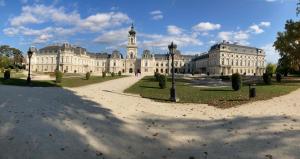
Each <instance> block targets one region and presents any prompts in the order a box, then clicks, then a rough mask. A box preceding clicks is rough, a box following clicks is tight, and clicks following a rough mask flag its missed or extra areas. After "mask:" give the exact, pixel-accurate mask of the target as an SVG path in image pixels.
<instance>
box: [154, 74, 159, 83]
mask: <svg viewBox="0 0 300 159" xmlns="http://www.w3.org/2000/svg"><path fill="white" fill-rule="evenodd" d="M159 76H160V74H159V73H158V72H155V73H154V77H155V79H156V81H159Z"/></svg>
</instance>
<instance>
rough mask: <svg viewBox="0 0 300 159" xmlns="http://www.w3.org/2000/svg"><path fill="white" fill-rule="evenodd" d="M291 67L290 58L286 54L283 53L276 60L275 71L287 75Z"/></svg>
mask: <svg viewBox="0 0 300 159" xmlns="http://www.w3.org/2000/svg"><path fill="white" fill-rule="evenodd" d="M291 68H292V66H291V59H290V58H289V57H288V56H286V55H284V56H282V57H281V58H280V59H279V60H278V66H277V68H276V72H277V73H281V74H283V75H284V76H287V75H288V73H289V72H290V69H291Z"/></svg>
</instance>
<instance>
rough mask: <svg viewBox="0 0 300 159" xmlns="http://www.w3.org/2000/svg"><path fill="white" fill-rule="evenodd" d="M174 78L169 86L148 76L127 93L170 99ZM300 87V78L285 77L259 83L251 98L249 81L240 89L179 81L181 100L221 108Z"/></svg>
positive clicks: (279, 94) (277, 94)
mask: <svg viewBox="0 0 300 159" xmlns="http://www.w3.org/2000/svg"><path fill="white" fill-rule="evenodd" d="M170 88H171V81H170V79H168V83H167V88H166V89H160V88H159V86H158V82H157V81H156V80H155V78H154V77H152V76H147V77H144V78H143V79H142V80H140V81H139V82H137V83H136V84H135V85H133V86H131V87H130V88H128V89H126V90H125V92H126V93H133V94H139V95H141V96H142V97H145V98H150V99H154V100H159V101H169V97H170V96H169V94H170V93H169V90H170ZM298 88H300V78H298V80H283V82H282V83H277V82H273V84H272V85H264V84H258V85H257V86H256V94H257V96H256V97H255V98H253V99H251V100H249V98H248V96H249V94H248V91H249V88H248V86H247V85H245V86H243V87H242V89H241V90H239V91H233V90H232V89H231V87H225V88H199V87H194V86H193V85H191V84H190V83H189V82H188V81H187V80H181V79H179V80H177V81H176V94H177V97H178V98H179V99H180V100H179V102H181V103H203V104H209V105H213V106H216V107H220V108H227V107H232V106H236V105H240V104H243V103H248V102H251V101H256V100H266V99H271V98H273V97H276V96H281V95H284V94H288V93H290V92H292V91H294V90H296V89H298Z"/></svg>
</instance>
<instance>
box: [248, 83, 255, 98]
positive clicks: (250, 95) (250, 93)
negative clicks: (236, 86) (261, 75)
mask: <svg viewBox="0 0 300 159" xmlns="http://www.w3.org/2000/svg"><path fill="white" fill-rule="evenodd" d="M251 86H255V84H253V85H251V84H249V99H250V98H254V97H256V89H255V87H251Z"/></svg>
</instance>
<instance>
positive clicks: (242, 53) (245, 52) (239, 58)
mask: <svg viewBox="0 0 300 159" xmlns="http://www.w3.org/2000/svg"><path fill="white" fill-rule="evenodd" d="M193 63H194V70H195V73H209V74H218V75H219V74H223V75H231V74H233V73H240V74H245V75H262V74H263V73H264V72H265V52H264V51H263V50H262V49H259V48H254V47H248V46H241V45H237V44H230V43H229V42H226V41H223V42H222V43H219V44H215V45H213V46H212V47H211V48H210V50H209V51H208V53H205V54H202V55H200V56H198V57H196V58H194V59H193Z"/></svg>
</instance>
